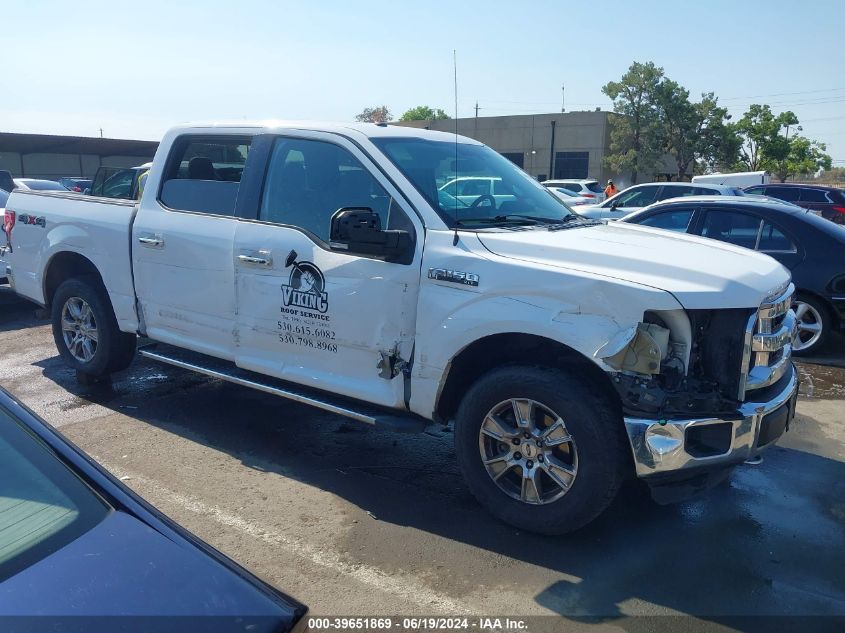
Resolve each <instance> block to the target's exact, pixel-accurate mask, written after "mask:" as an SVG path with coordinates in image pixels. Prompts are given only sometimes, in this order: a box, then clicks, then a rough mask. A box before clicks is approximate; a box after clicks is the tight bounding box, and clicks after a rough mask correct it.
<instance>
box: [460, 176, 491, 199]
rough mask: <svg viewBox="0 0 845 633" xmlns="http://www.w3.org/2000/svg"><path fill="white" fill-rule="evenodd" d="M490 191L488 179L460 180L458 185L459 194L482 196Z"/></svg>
mask: <svg viewBox="0 0 845 633" xmlns="http://www.w3.org/2000/svg"><path fill="white" fill-rule="evenodd" d="M489 193H490V181H489V180H483V179H480V180H461V181H460V182H459V186H458V195H459V196H473V197H478V196H483V195H487V194H489Z"/></svg>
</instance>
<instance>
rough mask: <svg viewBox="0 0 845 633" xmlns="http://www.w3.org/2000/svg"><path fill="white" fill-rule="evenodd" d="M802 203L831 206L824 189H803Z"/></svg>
mask: <svg viewBox="0 0 845 633" xmlns="http://www.w3.org/2000/svg"><path fill="white" fill-rule="evenodd" d="M801 202H820V203H823V204H829V203H830V200H829V199H828V197H827V193H826V192H825V191H823V190H822V189H802V190H801Z"/></svg>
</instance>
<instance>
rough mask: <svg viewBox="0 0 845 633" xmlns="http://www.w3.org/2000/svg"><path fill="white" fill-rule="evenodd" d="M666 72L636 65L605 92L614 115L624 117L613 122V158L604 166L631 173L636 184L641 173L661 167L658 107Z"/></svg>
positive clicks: (606, 86)
mask: <svg viewBox="0 0 845 633" xmlns="http://www.w3.org/2000/svg"><path fill="white" fill-rule="evenodd" d="M662 78H663V69H662V68H658V67H657V66H655V65H654V63H653V62H647V63H645V64H641V63H639V62H634V63H633V64H631V67H630V68H629V69H628V72H626V73H625V74H624V75H622V78H621V79H620V80H619V81H611V82H609V83H608V84H606V85H605V86H604V87H603V88H602V92H603V93H604V94H606V95H607V96H608V97H610V99H611V100H612V101H613V111H614V112H616V113H617V114H620V115H624V116H615V117H611V119H610V126H611V129H610V154H609V155H608V156H607V157H606V158H605V164H606V165H607V166H608V167H610V168H611V169H613V170H614V171H616V172H621V171H628V170H630V172H631V182H632V184H633V183H636V182H637V177H638V175H639V173H640V172H649V171H652V170H653V169H654V168H655V167H656V166H657V165H659V164H660V160H661V154H662V150H663V137H662V134H663V126H662V122H661V118H660V112H659V109H658V106H657V91H658V87H659V85H660V81H661V79H662Z"/></svg>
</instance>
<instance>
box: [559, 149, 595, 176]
mask: <svg viewBox="0 0 845 633" xmlns="http://www.w3.org/2000/svg"><path fill="white" fill-rule="evenodd" d="M589 164H590V152H556V153H555V176H554V178H555V180H560V179H563V178H586V177H587V170H588V168H589Z"/></svg>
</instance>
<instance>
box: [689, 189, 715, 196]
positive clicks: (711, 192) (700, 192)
mask: <svg viewBox="0 0 845 633" xmlns="http://www.w3.org/2000/svg"><path fill="white" fill-rule="evenodd" d="M721 193H722V192H721V191H716V190H715V189H705V188H704V187H693V188H692V193H691V194H690V195H691V196H718V195H721Z"/></svg>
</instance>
